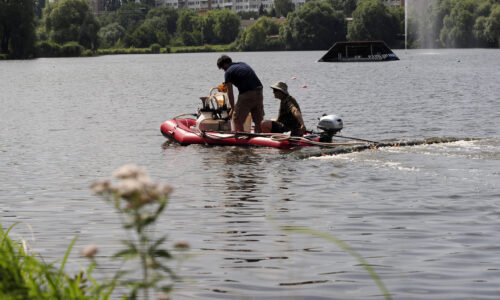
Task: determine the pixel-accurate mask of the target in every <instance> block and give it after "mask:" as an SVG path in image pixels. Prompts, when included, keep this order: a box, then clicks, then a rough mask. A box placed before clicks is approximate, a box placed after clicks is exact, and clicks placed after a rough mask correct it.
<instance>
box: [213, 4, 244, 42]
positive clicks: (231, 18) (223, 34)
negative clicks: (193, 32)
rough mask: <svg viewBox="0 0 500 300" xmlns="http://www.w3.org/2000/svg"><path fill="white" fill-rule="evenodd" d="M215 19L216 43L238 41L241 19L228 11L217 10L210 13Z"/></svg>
mask: <svg viewBox="0 0 500 300" xmlns="http://www.w3.org/2000/svg"><path fill="white" fill-rule="evenodd" d="M209 15H212V16H213V17H214V19H215V22H214V24H213V32H214V35H215V41H214V43H217V44H227V43H230V42H232V41H234V40H235V39H236V37H237V36H238V33H239V31H240V18H238V16H237V15H236V14H235V13H234V12H232V11H230V10H228V9H222V10H215V11H212V12H210V13H209Z"/></svg>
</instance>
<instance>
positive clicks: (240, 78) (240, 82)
mask: <svg viewBox="0 0 500 300" xmlns="http://www.w3.org/2000/svg"><path fill="white" fill-rule="evenodd" d="M224 80H225V81H226V82H230V83H232V84H233V85H235V86H236V87H237V88H238V91H239V93H240V94H242V93H244V92H246V91H252V90H257V89H262V83H261V82H260V80H259V78H258V77H257V74H255V72H254V70H253V69H252V68H251V67H250V66H249V65H247V64H246V63H244V62H237V63H233V64H231V66H230V67H229V68H228V69H227V70H226V72H225V73H224Z"/></svg>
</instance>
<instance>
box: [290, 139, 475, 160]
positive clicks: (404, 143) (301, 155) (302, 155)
mask: <svg viewBox="0 0 500 300" xmlns="http://www.w3.org/2000/svg"><path fill="white" fill-rule="evenodd" d="M473 140H477V139H472V138H428V139H424V140H412V141H386V142H379V143H377V144H365V145H354V146H347V147H336V148H335V149H323V150H319V151H310V152H307V153H299V154H298V155H297V156H296V157H297V158H298V159H305V158H310V157H320V156H327V155H337V154H346V153H352V152H360V151H364V150H368V149H378V148H382V147H405V146H417V145H431V144H441V143H452V142H457V141H473Z"/></svg>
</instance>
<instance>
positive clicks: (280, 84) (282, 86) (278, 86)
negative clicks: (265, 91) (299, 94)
mask: <svg viewBox="0 0 500 300" xmlns="http://www.w3.org/2000/svg"><path fill="white" fill-rule="evenodd" d="M271 88H272V89H273V90H278V91H281V92H283V93H284V94H285V95H288V85H286V83H284V82H282V81H278V82H276V83H275V84H273V85H271Z"/></svg>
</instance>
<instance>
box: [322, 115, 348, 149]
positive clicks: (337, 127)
mask: <svg viewBox="0 0 500 300" xmlns="http://www.w3.org/2000/svg"><path fill="white" fill-rule="evenodd" d="M317 127H318V129H321V130H323V131H322V132H320V136H319V140H320V142H326V143H329V142H331V141H332V137H333V136H334V135H335V134H336V133H337V132H339V131H341V130H342V128H344V123H343V122H342V119H341V118H340V117H339V116H337V115H325V116H323V117H321V118H320V119H319V122H318V126H317Z"/></svg>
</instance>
